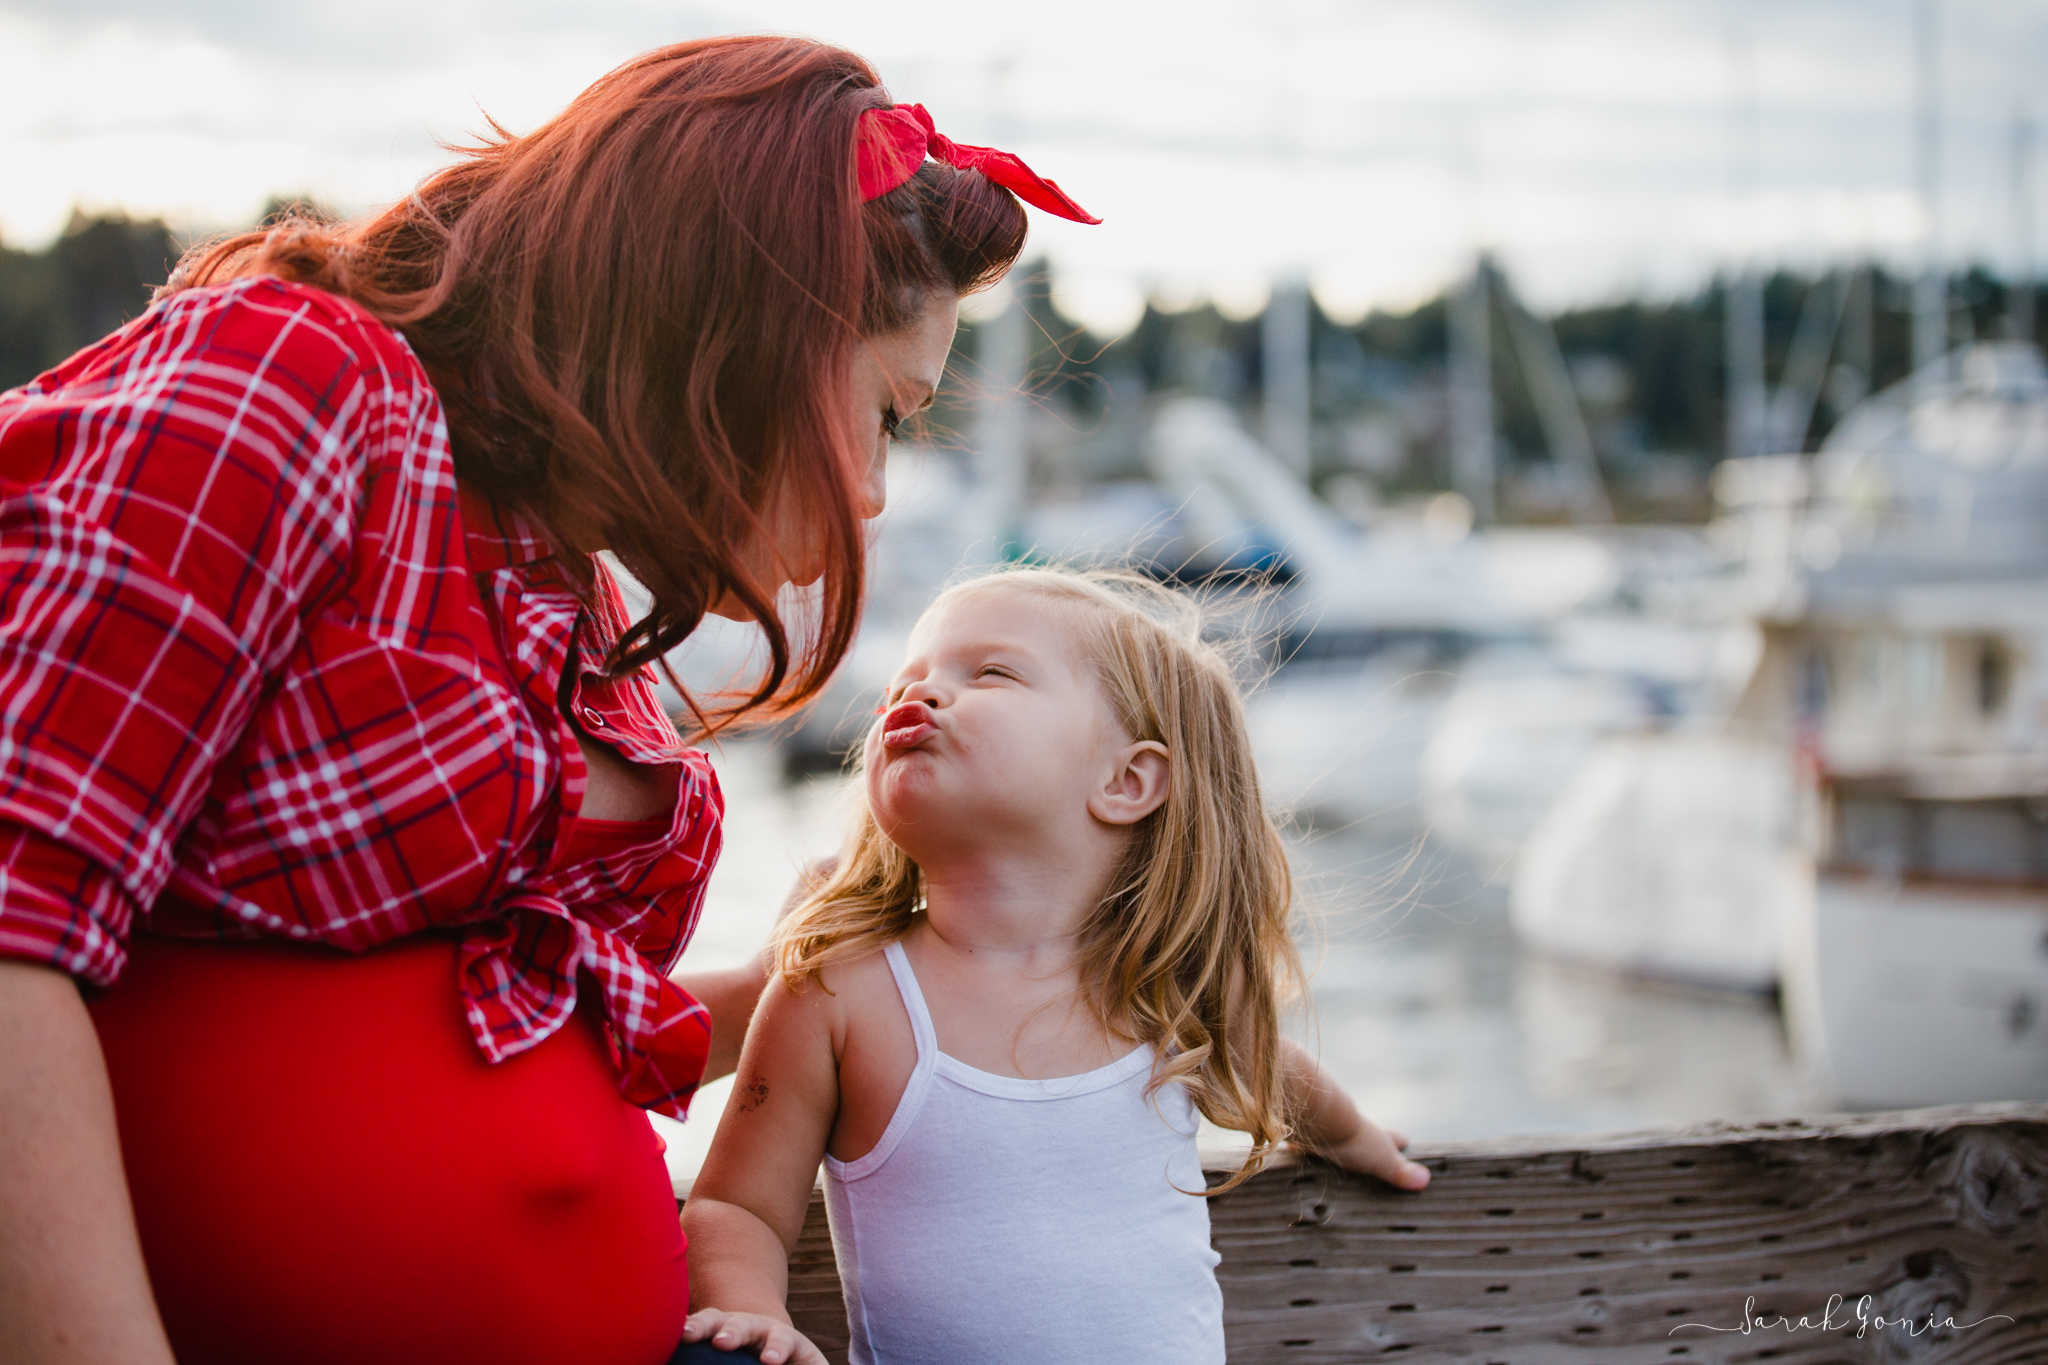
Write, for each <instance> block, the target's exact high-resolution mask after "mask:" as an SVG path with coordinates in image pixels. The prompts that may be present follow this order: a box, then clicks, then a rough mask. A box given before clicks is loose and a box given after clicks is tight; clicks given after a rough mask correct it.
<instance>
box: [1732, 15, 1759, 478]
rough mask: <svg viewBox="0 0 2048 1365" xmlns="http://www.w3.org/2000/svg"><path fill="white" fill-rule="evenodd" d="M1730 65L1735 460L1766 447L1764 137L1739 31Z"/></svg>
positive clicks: (1752, 73)
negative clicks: (1761, 256)
mask: <svg viewBox="0 0 2048 1365" xmlns="http://www.w3.org/2000/svg"><path fill="white" fill-rule="evenodd" d="M1728 48H1729V52H1728V55H1729V66H1730V70H1731V74H1732V75H1733V77H1734V86H1735V90H1734V96H1735V97H1734V100H1733V107H1732V109H1731V110H1730V113H1731V115H1732V119H1731V122H1732V130H1731V131H1732V134H1733V136H1732V142H1733V146H1732V148H1731V151H1732V153H1733V155H1732V156H1731V158H1730V160H1731V171H1732V174H1731V176H1730V181H1731V188H1732V193H1731V195H1730V196H1729V197H1730V199H1731V200H1732V204H1731V209H1732V212H1731V215H1730V216H1731V217H1732V218H1733V219H1734V221H1735V224H1736V228H1735V234H1734V235H1735V248H1736V263H1735V270H1734V272H1733V273H1732V274H1731V275H1730V276H1729V279H1728V285H1727V291H1726V296H1725V298H1724V299H1723V307H1722V344H1723V348H1724V354H1723V362H1724V363H1725V365H1726V366H1727V373H1728V393H1727V405H1728V406H1727V428H1728V429H1727V437H1726V439H1727V455H1728V458H1729V459H1731V460H1735V459H1742V458H1744V457H1746V456H1750V455H1762V454H1764V453H1765V451H1764V448H1763V446H1764V427H1765V415H1766V414H1765V406H1766V403H1767V401H1768V396H1767V394H1766V391H1765V389H1764V281H1763V274H1762V272H1761V270H1760V269H1759V267H1758V263H1757V259H1756V254H1757V243H1756V242H1755V240H1754V236H1753V233H1754V227H1753V225H1754V222H1755V217H1756V215H1755V208H1756V194H1757V162H1758V159H1759V156H1758V153H1759V148H1758V145H1757V144H1758V142H1759V140H1760V130H1759V126H1758V125H1759V118H1758V113H1757V94H1756V72H1755V69H1754V61H1753V58H1752V55H1751V52H1750V48H1749V39H1748V37H1747V36H1746V35H1744V34H1743V33H1741V32H1740V31H1737V32H1735V33H1733V34H1731V35H1730V37H1729V44H1728Z"/></svg>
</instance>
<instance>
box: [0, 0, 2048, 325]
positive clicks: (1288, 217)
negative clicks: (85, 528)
mask: <svg viewBox="0 0 2048 1365" xmlns="http://www.w3.org/2000/svg"><path fill="white" fill-rule="evenodd" d="M1921 2H1922V0H1718V3H1716V2H1715V0H1257V3H1220V2H1219V0H1173V2H1172V3H1160V2H1158V0H1148V2H1145V3H1140V2H1138V0H1034V2H1033V3H1031V4H1029V5H1015V4H1012V5H993V4H984V3H980V0H952V2H951V3H930V2H929V0H891V3H889V4H886V5H883V4H874V3H849V2H848V0H777V2H772V3H771V2H770V0H720V2H719V3H709V4H672V3H655V2H654V0H578V3H575V4H563V3H559V0H556V2H555V3H541V2H540V0H504V2H502V3H481V2H480V0H351V3H348V4H346V5H342V4H334V3H328V2H327V0H301V2H298V3H290V2H283V0H185V2H184V3H179V0H0V242H4V243H6V244H7V245H10V246H15V247H37V246H41V245H43V244H45V243H47V242H48V241H50V240H51V239H52V238H54V237H55V236H56V235H57V234H58V233H59V232H60V231H61V230H62V228H63V226H64V224H65V223H66V222H67V221H68V219H69V218H70V215H71V213H72V211H73V209H74V208H75V207H76V208H83V209H85V210H86V211H88V212H93V211H107V210H124V211H126V212H129V213H131V214H135V215H145V216H159V215H160V216H163V217H165V218H167V219H168V220H169V221H170V222H171V223H172V224H173V226H174V227H176V228H178V229H180V230H182V231H187V232H203V231H206V230H212V229H219V228H224V227H233V226H239V225H241V224H244V223H246V222H247V221H249V220H250V218H252V217H253V216H254V215H255V213H256V212H257V211H258V209H259V208H260V207H261V205H262V204H263V203H264V202H265V200H266V199H268V198H269V197H271V196H272V195H280V194H305V195H310V196H311V197H313V198H315V199H317V200H319V201H321V202H323V203H327V204H331V205H334V206H336V207H338V208H341V209H343V210H346V211H359V210H362V209H365V208H369V207H371V206H374V205H377V204H381V203H386V202H389V201H391V200H394V199H397V198H399V197H401V196H402V195H403V194H404V193H405V192H406V191H407V189H409V188H410V186H411V185H412V184H413V183H415V182H416V181H417V180H418V179H419V178H420V177H421V176H423V175H424V174H426V173H427V172H429V171H431V170H432V169H434V168H435V167H437V166H439V165H442V164H444V163H445V162H446V161H447V160H448V159H449V157H450V156H451V153H449V152H448V151H446V150H445V149H444V147H443V146H442V144H443V143H444V142H446V141H449V140H460V139H461V138H463V137H464V136H465V135H467V134H470V133H473V132H475V131H477V130H480V129H481V128H483V127H484V126H485V125H484V118H485V115H486V114H488V115H489V116H490V117H492V118H495V119H496V120H497V121H498V122H500V123H502V124H504V125H505V126H507V127H509V128H511V129H513V130H515V131H517V130H522V129H526V128H530V127H533V126H534V125H535V124H537V123H538V122H540V121H541V120H543V119H545V118H547V117H548V116H549V115H550V114H552V113H554V112H555V111H556V110H558V109H560V108H561V107H562V105H564V104H565V103H566V102H567V101H568V100H569V99H570V98H571V97H572V96H573V95H574V94H575V93H576V92H577V91H578V90H580V89H581V88H582V87H583V86H585V85H587V84H588V83H589V82H590V81H591V80H593V79H595V78H596V77H597V76H599V75H601V74H602V73H603V72H605V71H606V70H607V69H609V68H610V67H612V66H614V65H616V64H618V63H619V62H620V61H623V60H624V59H626V58H627V57H630V56H632V55H633V54H635V53H637V52H640V51H643V50H645V49H647V48H650V47H653V46H657V45H659V44H661V43H664V42H671V41H676V40H678V39H684V38H691V37H698V36H703V35H708V34H714V33H732V32H763V31H775V32H791V33H801V34H806V35H809V36H813V37H817V38H822V39H825V40H827V41H831V42H836V43H839V44H842V45H844V46H846V47H850V48H852V49H854V50H855V51H858V52H860V53H861V54H862V55H864V56H866V57H867V58H868V59H869V60H871V61H872V62H873V63H874V64H875V65H876V67H877V68H878V69H879V70H880V71H881V72H882V74H883V77H884V79H885V80H886V81H887V82H888V84H889V87H890V89H891V91H892V92H893V93H894V95H895V96H896V98H898V99H900V100H905V101H916V102H920V103H923V104H925V105H926V106H928V107H929V108H930V109H931V110H932V112H933V114H934V116H935V117H936V119H937V120H938V123H939V127H940V130H941V131H943V132H946V133H948V134H949V135H951V136H952V137H954V138H955V139H957V140H959V141H963V142H975V143H995V144H998V145H1002V146H1005V147H1008V148H1009V149H1011V150H1014V151H1016V152H1018V153H1020V154H1021V155H1022V156H1024V157H1025V158H1026V160H1028V161H1029V162H1030V163H1031V164H1032V165H1033V166H1034V167H1035V168H1037V169H1038V170H1039V171H1040V172H1041V173H1043V174H1046V175H1049V176H1051V177H1053V178H1054V179H1057V180H1058V181H1059V182H1060V183H1061V185H1062V186H1064V187H1065V188H1066V189H1067V190H1068V191H1069V192H1070V193H1072V194H1073V196H1074V197H1075V198H1076V199H1078V200H1079V201H1080V202H1081V203H1082V204H1084V205H1086V206H1087V207H1088V208H1089V209H1091V210H1092V211H1093V212H1095V213H1097V214H1100V215H1101V216H1102V217H1103V218H1104V220H1105V221H1104V224H1103V225H1102V226H1100V227H1086V226H1082V225H1079V224H1073V223H1067V222H1062V221H1059V220H1056V219H1052V218H1049V217H1046V216H1044V215H1040V214H1034V215H1033V220H1034V221H1033V227H1032V237H1033V246H1032V248H1031V249H1032V251H1033V252H1034V253H1035V254H1038V255H1042V256H1044V257H1046V258H1047V259H1048V260H1049V261H1050V262H1051V264H1052V265H1053V267H1054V271H1055V278H1056V280H1057V281H1058V290H1059V301H1060V302H1061V303H1062V304H1063V305H1064V306H1065V307H1067V308H1068V309H1069V310H1070V311H1071V312H1072V313H1074V314H1075V315H1077V316H1078V317H1079V318H1080V320H1082V321H1084V322H1088V323H1090V324H1091V325H1094V326H1096V327H1097V328H1098V329H1100V330H1102V331H1105V332H1111V333H1113V332H1115V331H1117V330H1118V329H1119V328H1121V327H1127V326H1129V325H1130V323H1131V322H1132V321H1134V320H1135V317H1136V315H1137V313H1138V311H1139V310H1140V309H1141V307H1142V305H1143V303H1144V301H1145V300H1146V299H1147V298H1148V297H1149V298H1152V299H1154V300H1155V301H1158V302H1161V303H1162V304H1165V305H1167V306H1177V305H1185V304H1187V303H1192V302H1194V301H1197V300H1200V299H1203V298H1209V299H1213V300H1214V301H1216V302H1217V303H1218V305H1219V306H1220V307H1222V308H1223V309H1224V310H1225V311H1226V312H1228V313H1232V314H1235V315H1244V314H1249V313H1251V312H1255V311H1256V310H1257V309H1258V308H1259V307H1260V306H1261V305H1262V303H1263V301H1264V298H1265V295H1266V290H1267V289H1268V287H1269V285H1270V283H1271V282H1272V281H1273V280H1275V279H1289V278H1293V279H1300V278H1306V279H1307V280H1308V282H1309V283H1310V285H1311V287H1312V288H1313V289H1314V291H1315V293H1316V296H1317V299H1318V301H1319V302H1321V303H1322V305H1323V306H1324V308H1325V309H1326V310H1328V311H1330V312H1331V313H1333V314H1335V315H1337V316H1338V317H1340V318H1344V317H1354V316H1357V315H1358V314H1360V313H1362V312H1363V311H1364V310H1365V309H1367V308H1369V307H1390V308H1399V307H1403V306H1406V305H1407V304H1410V303H1412V302H1415V301H1417V300H1419V299H1421V298H1424V297H1427V296H1429V295H1431V294H1433V293H1434V292H1435V291H1436V290H1438V289H1439V288H1441V287H1442V286H1443V285H1444V284H1445V283H1446V282H1447V281H1448V280H1450V279H1453V278H1455V277H1456V276H1458V275H1459V274H1461V273H1463V272H1464V271H1465V270H1467V269H1469V266H1470V262H1471V260H1472V258H1473V253H1474V252H1475V251H1476V250H1477V249H1478V248H1480V247H1481V246H1482V245H1483V246H1485V247H1487V248H1489V249H1491V250H1493V251H1494V252H1495V253H1496V254H1497V255H1498V257H1499V258H1500V260H1501V261H1502V262H1503V264H1504V265H1505V267H1506V269H1507V270H1508V272H1509V275H1510V277H1511V278H1512V279H1513V281H1514V282H1515V285H1516V287H1517V289H1518V290H1519V291H1520V293H1521V294H1522V295H1523V296H1524V297H1525V298H1526V299H1527V300H1528V301H1530V302H1531V303H1533V304H1535V305H1536V306H1538V307H1559V306H1563V305H1566V304H1571V303H1583V302H1592V301H1597V300H1601V299H1607V298H1614V297H1620V296H1624V295H1629V294H1640V293H1646V294H1650V295H1653V296H1655V295H1672V294H1679V293H1684V292H1688V291H1690V290H1692V289H1694V288H1697V287H1698V286H1699V284H1700V283H1701V282H1703V281H1704V280H1706V279H1707V278H1709V277H1710V276H1711V275H1713V274H1714V273H1715V272H1716V271H1717V270H1723V269H1727V268H1729V267H1730V266H1731V265H1737V264H1741V263H1744V262H1751V261H1755V262H1764V263H1768V264H1788V265H1794V266H1800V267H1809V268H1810V267H1813V266H1818V265H1822V264H1828V263H1833V262H1836V261H1843V260H1850V259H1856V258H1859V257H1862V256H1864V255H1874V256H1876V257H1878V258H1880V259H1883V260H1886V261H1888V262H1891V263H1893V264H1897V265H1909V266H1910V265H1912V264H1914V263H1916V262H1918V261H1920V260H1922V259H1923V258H1924V257H1925V256H1926V254H1927V253H1928V252H1930V251H1933V252H1934V253H1935V254H1936V255H1937V256H1938V257H1939V258H1941V259H1945V260H1948V261H1951V262H1964V261H1985V262H1988V263H1990V264H1992V265H1994V266H1995V267H1997V268H1999V269H2002V270H2007V271H2011V270H2015V269H2018V268H2020V267H2021V266H2022V264H2023V263H2024V262H2025V261H2027V260H2028V259H2029V258H2031V257H2034V256H2039V257H2041V258H2042V259H2044V260H2048V250H2043V249H2042V243H2041V241H2040V239H2041V237H2042V236H2043V235H2044V234H2043V233H2042V232H2041V230H2040V229H2041V227H2042V226H2043V225H2044V224H2048V212H2043V211H2038V210H2037V211H2034V212H2033V215H2032V216H2033V219H2034V220H2035V225H2036V226H2035V230H2034V231H2033V232H2032V233H2031V234H2023V233H2022V232H2021V230H2020V226H2019V218H2020V215H2019V214H2017V213H2016V212H2015V204H2016V196H2015V193H2014V186H2015V183H2016V177H2015V175H2014V166H2015V164H2016V159H2015V156H2014V153H2013V148H2014V128H2015V125H2016V123H2017V122H2018V121H2019V120H2020V119H2021V118H2023V117H2024V118H2028V119H2032V120H2037V121H2040V122H2042V123H2044V124H2048V86H2043V85H2042V84H2041V83H2040V82H2039V81H2038V80H2037V79H2033V76H2034V73H2037V72H2038V71H2039V70H2041V69H2042V67H2043V65H2044V59H2048V0H1933V3H1934V9H1935V11H1936V14H1937V16H1938V17H1937V20H1936V30H1937V32H1938V40H1937V42H1936V44H1935V46H1934V49H1933V50H1934V51H1935V53H1936V54H1937V60H1936V66H1937V69H1938V71H1939V74H1940V89H1941V94H1942V98H1941V101H1940V109H1941V116H1940V121H1939V127H1940V138H1939V146H1940V150H1941V158H1940V162H1941V176H1940V193H1939V195H1938V196H1937V198H1936V200H1935V203H1934V209H1933V212H1932V213H1931V214H1930V212H1929V211H1928V210H1927V208H1926V206H1925V205H1924V204H1923V202H1922V199H1921V197H1920V196H1919V195H1918V194H1916V192H1915V185H1916V180H1915V171H1914V164H1915V163H1914V155H1913V133H1914V127H1915V122H1914V108H1915V91H1916V85H1915V78H1914V57H1915V52H1916V46H1915V41H1914V35H1915V32H1916V29H1915V15H1916V11H1917V7H1918V5H1919V4H1920V3H1921ZM2035 142H2036V148H2037V150H2036V152H2035V154H2034V156H2033V157H2032V158H2031V159H2030V160H2029V164H2033V163H2038V162H2040V161H2042V160H2043V158H2044V155H2048V129H2044V130H2043V134H2042V135H2037V137H2036V139H2035ZM2044 181H2048V174H2044V173H2042V171H2040V170H2036V171H2035V172H2034V173H2033V182H2034V184H2035V187H2036V188H2035V192H2034V193H2033V194H2032V195H2030V196H2020V198H2022V199H2039V198H2042V197H2043V196H2042V192H2041V186H2042V182H2044ZM2023 235H2031V237H2032V238H2033V239H2034V240H2032V241H2026V242H2023V241H2022V237H2023Z"/></svg>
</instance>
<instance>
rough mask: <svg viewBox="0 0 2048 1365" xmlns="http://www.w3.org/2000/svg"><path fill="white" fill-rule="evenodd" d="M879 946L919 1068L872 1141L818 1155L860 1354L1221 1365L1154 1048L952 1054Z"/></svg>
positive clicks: (1001, 1361)
mask: <svg viewBox="0 0 2048 1365" xmlns="http://www.w3.org/2000/svg"><path fill="white" fill-rule="evenodd" d="M883 952H884V953H885V954H886V955H887V957H888V961H889V970H890V971H891V972H893V973H894V974H895V977H896V989H897V990H898V991H899V992H901V993H902V996H903V1007H904V1009H905V1010H907V1011H908V1012H909V1014H910V1029H911V1032H912V1033H913V1034H914V1035H915V1036H916V1038H917V1069H916V1070H915V1071H913V1072H912V1073H911V1076H910V1083H909V1085H907V1086H905V1087H904V1090H903V1098H902V1099H901V1100H900V1101H898V1102H897V1105H896V1113H895V1115H894V1116H893V1117H891V1119H890V1120H889V1127H888V1129H887V1131H885V1132H884V1133H883V1134H882V1140H881V1141H880V1142H878V1143H876V1144H875V1147H874V1150H873V1151H871V1152H869V1153H868V1154H867V1155H866V1156H864V1157H861V1158H860V1159H859V1160H858V1161H838V1160H835V1159H833V1158H832V1157H830V1156H828V1157H826V1158H825V1200H826V1207H827V1209H828V1210H829V1211H830V1213H831V1218H832V1246H833V1249H834V1251H835V1252H836V1253H837V1254H838V1258H839V1275H840V1279H841V1281H842V1282H843V1283H844V1284H845V1287H846V1312H847V1318H848V1321H849V1324H850V1326H851V1327H852V1331H853V1349H852V1354H851V1359H852V1362H853V1365H1006V1363H1007V1362H1016V1363H1017V1365H1060V1363H1061V1362H1073V1365H1101V1362H1104V1361H1117V1362H1119V1363H1120V1365H1143V1362H1158V1365H1222V1362H1223V1295H1222V1292H1221V1291H1220V1290H1219V1289H1218V1288H1217V1286H1216V1273H1215V1272H1216V1261H1217V1255H1216V1253H1215V1252H1214V1251H1213V1250H1211V1249H1210V1246H1209V1204H1208V1201H1207V1200H1206V1199H1203V1198H1201V1197H1200V1196H1199V1195H1188V1194H1182V1193H1180V1190H1200V1189H1201V1188H1202V1163H1201V1159H1200V1157H1199V1156H1198V1155H1197V1153H1196V1150H1195V1130H1196V1113H1195V1107H1194V1105H1193V1103H1192V1102H1191V1101H1190V1100H1189V1099H1188V1096H1187V1092H1186V1090H1184V1089H1183V1088H1182V1087H1181V1086H1180V1085H1178V1084H1168V1085H1163V1086H1161V1087H1160V1088H1159V1089H1158V1090H1157V1091H1155V1092H1154V1093H1153V1094H1152V1095H1151V1096H1149V1097H1148V1096H1147V1095H1146V1094H1145V1084H1146V1082H1147V1081H1148V1080H1149V1079H1150V1078H1151V1074H1152V1058H1153V1050H1152V1049H1151V1048H1150V1047H1149V1046H1147V1047H1140V1048H1138V1049H1137V1050H1136V1051H1134V1052H1131V1053H1129V1054H1127V1055H1126V1056H1124V1057H1123V1058H1122V1059H1121V1060H1118V1061H1114V1062H1111V1063H1110V1064H1109V1065H1108V1066H1105V1067H1100V1068H1098V1069H1096V1070H1094V1071H1090V1072H1088V1073H1087V1074H1085V1075H1081V1076H1063V1077H1061V1078H1059V1079H1057V1080H1045V1081H1027V1080H1021V1079H1019V1078H1017V1077H1014V1076H997V1075H994V1074H992V1073H990V1072H987V1071H980V1070H977V1069H975V1068H974V1067H971V1066H968V1065H966V1064H965V1063H963V1062H960V1061H958V1060H956V1059H955V1058H952V1057H948V1056H947V1055H946V1054H945V1053H943V1052H941V1051H939V1046H938V1040H937V1037H936V1035H934V1033H933V1032H932V1017H931V1013H930V1012H929V1011H928V1010H927V1009H926V1008H925V1003H924V993H923V992H922V991H920V990H919V989H918V986H917V977H916V976H915V975H914V974H913V973H912V972H911V970H910V961H909V959H908V958H906V957H905V956H904V954H903V947H902V945H901V944H898V943H891V944H890V945H889V946H888V947H886V948H885V949H883ZM1176 1186H1178V1187H1179V1189H1176V1188H1175V1187H1176Z"/></svg>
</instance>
